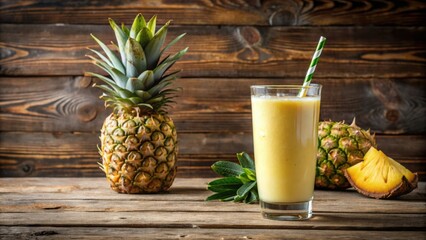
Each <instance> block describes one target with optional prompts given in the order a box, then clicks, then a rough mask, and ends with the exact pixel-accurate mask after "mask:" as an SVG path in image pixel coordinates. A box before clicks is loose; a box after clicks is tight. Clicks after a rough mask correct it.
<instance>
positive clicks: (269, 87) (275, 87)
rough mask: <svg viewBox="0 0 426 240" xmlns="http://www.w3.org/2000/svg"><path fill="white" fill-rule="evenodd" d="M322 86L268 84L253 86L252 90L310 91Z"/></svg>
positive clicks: (313, 84)
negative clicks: (303, 89)
mask: <svg viewBox="0 0 426 240" xmlns="http://www.w3.org/2000/svg"><path fill="white" fill-rule="evenodd" d="M321 87H322V85H321V84H319V83H311V84H309V86H305V87H304V86H303V85H302V84H300V85H297V84H288V85H286V84H282V85H279V84H270V85H268V84H266V85H251V86H250V88H252V89H260V88H267V89H301V88H305V89H310V88H321Z"/></svg>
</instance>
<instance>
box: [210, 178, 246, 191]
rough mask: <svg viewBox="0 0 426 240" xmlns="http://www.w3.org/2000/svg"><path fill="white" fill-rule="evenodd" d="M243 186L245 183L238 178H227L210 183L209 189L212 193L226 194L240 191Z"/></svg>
mask: <svg viewBox="0 0 426 240" xmlns="http://www.w3.org/2000/svg"><path fill="white" fill-rule="evenodd" d="M242 184H243V182H241V180H240V179H238V178H236V177H225V178H220V179H216V180H213V181H211V182H209V183H208V185H207V189H208V190H210V191H212V192H224V191H228V190H233V189H238V188H239V187H240V186H241V185H242Z"/></svg>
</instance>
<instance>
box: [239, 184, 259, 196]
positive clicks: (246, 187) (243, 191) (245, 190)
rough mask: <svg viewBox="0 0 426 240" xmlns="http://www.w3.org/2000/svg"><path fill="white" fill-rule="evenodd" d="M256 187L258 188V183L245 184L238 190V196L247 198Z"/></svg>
mask: <svg viewBox="0 0 426 240" xmlns="http://www.w3.org/2000/svg"><path fill="white" fill-rule="evenodd" d="M255 186H256V181H253V182H247V183H245V184H244V185H242V186H241V187H240V188H238V190H237V194H238V196H246V195H247V194H248V193H249V192H250V191H251V189H252V188H254V187H255Z"/></svg>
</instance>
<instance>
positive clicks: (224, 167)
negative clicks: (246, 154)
mask: <svg viewBox="0 0 426 240" xmlns="http://www.w3.org/2000/svg"><path fill="white" fill-rule="evenodd" d="M211 168H212V169H213V171H214V172H215V173H217V174H219V175H221V176H224V177H237V176H239V175H240V174H243V173H244V170H243V168H242V167H241V166H240V165H238V164H236V163H233V162H228V161H218V162H216V163H214V164H213V165H212V167H211Z"/></svg>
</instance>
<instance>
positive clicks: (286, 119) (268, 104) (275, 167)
mask: <svg viewBox="0 0 426 240" xmlns="http://www.w3.org/2000/svg"><path fill="white" fill-rule="evenodd" d="M251 101H252V111H253V113H252V116H253V141H254V155H255V164H256V176H257V185H258V190H259V196H260V200H262V201H263V202H268V203H284V202H285V203H288V202H305V201H309V200H311V199H312V197H313V191H314V181H315V166H316V153H317V144H318V143H317V142H318V140H317V139H318V137H317V128H318V120H319V119H318V118H319V111H320V97H303V98H299V97H297V96H283V97H275V96H261V97H257V96H252V99H251Z"/></svg>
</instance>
